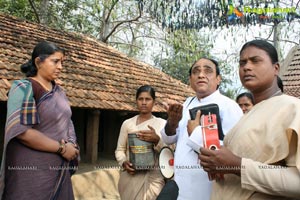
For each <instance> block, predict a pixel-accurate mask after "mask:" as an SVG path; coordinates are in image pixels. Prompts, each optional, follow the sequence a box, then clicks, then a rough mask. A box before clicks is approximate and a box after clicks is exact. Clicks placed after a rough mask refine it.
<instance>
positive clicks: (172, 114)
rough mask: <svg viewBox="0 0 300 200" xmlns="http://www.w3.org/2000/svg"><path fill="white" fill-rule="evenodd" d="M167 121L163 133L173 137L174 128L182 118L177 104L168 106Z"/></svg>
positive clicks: (180, 106)
mask: <svg viewBox="0 0 300 200" xmlns="http://www.w3.org/2000/svg"><path fill="white" fill-rule="evenodd" d="M167 113H168V120H167V124H166V126H165V132H166V134H167V135H169V136H170V135H175V134H176V128H177V127H178V123H179V121H180V120H181V117H182V105H181V104H179V103H174V104H170V105H168V110H167Z"/></svg>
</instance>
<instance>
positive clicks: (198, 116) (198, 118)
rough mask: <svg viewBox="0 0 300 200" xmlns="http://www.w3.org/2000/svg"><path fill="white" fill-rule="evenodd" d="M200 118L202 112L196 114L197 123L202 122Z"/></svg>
mask: <svg viewBox="0 0 300 200" xmlns="http://www.w3.org/2000/svg"><path fill="white" fill-rule="evenodd" d="M200 117H201V111H200V110H198V111H197V113H196V118H195V121H196V122H200Z"/></svg>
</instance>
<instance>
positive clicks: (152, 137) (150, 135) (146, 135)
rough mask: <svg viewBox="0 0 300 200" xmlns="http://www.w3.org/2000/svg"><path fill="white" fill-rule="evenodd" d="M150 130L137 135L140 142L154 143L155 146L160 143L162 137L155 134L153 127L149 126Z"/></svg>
mask: <svg viewBox="0 0 300 200" xmlns="http://www.w3.org/2000/svg"><path fill="white" fill-rule="evenodd" d="M148 128H149V129H150V130H142V131H139V132H138V133H137V134H136V135H137V137H138V138H139V139H140V140H143V141H147V142H152V143H154V144H155V145H156V144H157V143H158V142H159V140H160V137H159V136H158V135H157V134H156V133H155V130H154V128H153V127H152V126H150V125H148Z"/></svg>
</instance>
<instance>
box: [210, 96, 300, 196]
mask: <svg viewBox="0 0 300 200" xmlns="http://www.w3.org/2000/svg"><path fill="white" fill-rule="evenodd" d="M299 133H300V100H299V99H297V98H294V97H291V96H287V95H281V96H276V97H272V98H270V99H268V100H265V101H262V102H260V103H258V104H256V105H255V106H254V107H253V108H252V109H251V110H250V112H249V113H247V114H245V115H244V116H243V118H242V119H241V120H240V121H239V122H238V124H237V125H236V126H235V127H234V128H233V129H232V130H231V131H230V132H229V133H228V134H227V135H226V137H225V140H224V144H225V146H226V147H227V148H229V149H230V150H231V151H232V152H233V153H234V154H236V155H238V156H240V157H242V166H241V177H238V176H236V175H225V180H224V181H220V182H215V183H214V185H213V192H212V197H211V199H213V200H246V199H251V200H253V199H255V200H258V199H261V200H262V199H280V200H283V199H300V135H299Z"/></svg>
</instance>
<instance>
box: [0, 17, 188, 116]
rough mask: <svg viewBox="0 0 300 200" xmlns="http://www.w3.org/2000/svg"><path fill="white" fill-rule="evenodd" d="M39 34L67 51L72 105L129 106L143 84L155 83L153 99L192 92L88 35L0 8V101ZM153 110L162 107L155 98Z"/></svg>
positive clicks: (180, 97)
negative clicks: (21, 18)
mask: <svg viewBox="0 0 300 200" xmlns="http://www.w3.org/2000/svg"><path fill="white" fill-rule="evenodd" d="M41 40H48V41H52V42H54V43H56V44H57V45H58V46H60V47H62V48H64V49H66V51H67V59H66V60H65V61H64V64H63V65H64V66H63V67H64V69H63V73H62V74H61V77H60V79H61V81H62V82H63V83H62V86H63V87H64V88H65V90H66V93H67V95H68V98H69V100H70V103H71V106H73V107H81V108H97V109H112V110H128V111H133V110H136V106H135V92H136V89H137V88H138V87H139V86H141V85H144V84H149V85H152V86H153V87H154V88H155V89H156V96H157V101H158V102H162V101H165V100H167V99H168V100H173V101H178V102H183V101H184V100H185V98H186V97H187V96H189V95H192V94H193V91H192V90H191V88H190V87H189V86H187V85H185V84H183V83H181V82H180V81H178V80H176V79H174V78H172V77H170V76H168V75H167V74H165V73H163V72H162V71H161V70H159V69H157V68H154V67H152V66H150V65H148V64H145V63H142V62H139V61H137V60H134V59H131V58H128V57H127V56H126V55H125V54H122V53H120V52H119V51H117V50H116V49H114V48H112V47H110V46H108V45H106V44H104V43H101V42H99V41H97V40H95V39H93V38H90V37H87V36H84V35H79V34H77V33H68V32H63V31H59V30H55V29H51V28H48V27H46V26H43V25H40V24H35V23H32V22H29V21H25V20H20V19H17V18H15V17H12V16H7V15H3V14H0V101H7V96H6V94H7V92H8V90H9V88H10V85H11V82H12V80H15V79H19V78H22V77H24V75H23V74H22V73H21V72H20V65H21V64H23V63H25V62H26V61H27V60H28V59H29V58H30V56H31V52H32V50H33V48H34V46H35V45H36V44H37V42H38V41H41ZM154 111H163V108H162V106H161V105H160V104H158V106H155V110H154Z"/></svg>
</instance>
